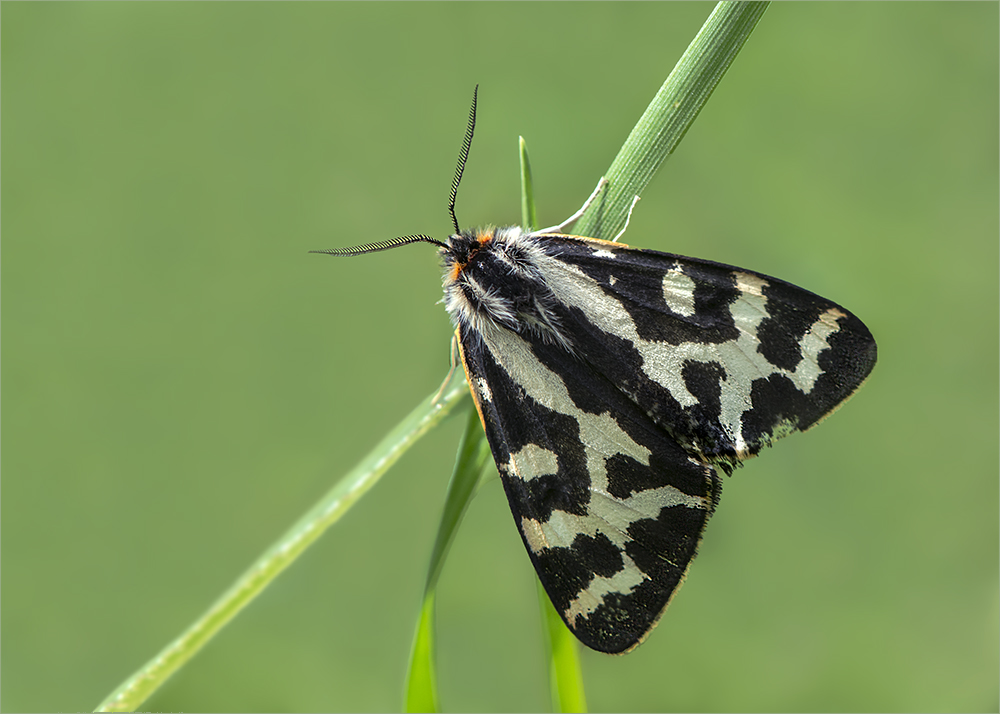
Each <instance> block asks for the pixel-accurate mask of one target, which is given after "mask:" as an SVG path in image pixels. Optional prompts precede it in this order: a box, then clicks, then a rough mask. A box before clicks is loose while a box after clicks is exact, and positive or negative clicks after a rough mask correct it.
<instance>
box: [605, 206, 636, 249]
mask: <svg viewBox="0 0 1000 714" xmlns="http://www.w3.org/2000/svg"><path fill="white" fill-rule="evenodd" d="M637 203H639V197H638V196H636V197H635V198H633V199H632V205H631V206H629V207H628V215H627V216H625V225H624V226H622V229H621V230H620V231H618V235H616V236H615V237H614V238H612V239H611V242H612V243H617V242H618V239H619V238H621V237H622V236H623V235H625V231H626V230H628V222H629V221H631V220H632V209H633V208H635V204H637Z"/></svg>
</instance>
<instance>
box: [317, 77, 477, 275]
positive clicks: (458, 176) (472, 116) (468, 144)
mask: <svg viewBox="0 0 1000 714" xmlns="http://www.w3.org/2000/svg"><path fill="white" fill-rule="evenodd" d="M478 96H479V85H478V84H477V85H476V88H475V90H473V92H472V109H470V110H469V125H468V127H467V128H466V129H465V138H464V139H463V140H462V151H461V153H459V155H458V168H456V169H455V178H454V179H452V181H451V197H450V198H449V199H448V213H450V214H451V222H452V224H453V225H454V226H455V233H459V232H460V229H459V227H458V219H457V218H456V217H455V197H456V196H457V195H458V184H459V183H461V181H462V172H463V171H465V162H466V161H467V160H468V158H469V149H471V148H472V134H473V132H474V131H475V130H476V98H477V97H478ZM408 243H433V244H434V245H436V246H438V247H441V248H447V247H448V244H447V243H442V242H441V241H439V240H435V239H433V238H431V237H430V236H425V235H423V234H418V235H412V236H401V237H399V238H393V239H392V240H383V241H379V242H378V243H366V244H365V245H356V246H353V247H350V248H330V249H328V250H310V251H309V252H310V253H322V254H323V255H333V256H337V257H340V258H349V257H351V256H355V255H364V254H365V253H375V252H377V251H380V250H389V249H391V248H398V247H399V246H401V245H406V244H408Z"/></svg>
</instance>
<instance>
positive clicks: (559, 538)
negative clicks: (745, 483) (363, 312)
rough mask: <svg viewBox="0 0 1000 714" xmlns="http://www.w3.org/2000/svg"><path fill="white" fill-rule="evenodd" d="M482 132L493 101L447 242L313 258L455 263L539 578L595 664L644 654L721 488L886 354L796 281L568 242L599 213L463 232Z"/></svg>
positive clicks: (488, 405)
mask: <svg viewBox="0 0 1000 714" xmlns="http://www.w3.org/2000/svg"><path fill="white" fill-rule="evenodd" d="M477 94H478V88H477ZM475 123H476V94H474V96H473V103H472V109H471V111H470V113H469V123H468V127H467V129H466V133H465V138H464V141H463V144H462V150H461V152H460V155H459V162H458V167H457V169H456V172H455V178H454V180H453V181H452V187H451V197H450V203H449V212H450V214H451V219H452V223H453V224H454V227H455V232H454V234H453V235H451V236H450V237H449V238H448V239H447V241H445V242H441V241H438V240H435V239H434V238H431V237H430V236H426V235H422V234H421V235H409V236H403V237H400V238H396V239H394V240H389V241H383V242H380V243H371V244H367V245H361V246H356V247H352V248H341V249H333V250H325V251H314V252H319V253H326V254H329V255H334V256H355V255H362V254H365V253H370V252H373V251H379V250H387V249H390V248H396V247H398V246H401V245H406V244H408V243H415V242H426V243H432V244H434V245H436V246H438V248H439V253H440V255H441V258H442V261H443V263H444V294H445V299H444V302H445V305H446V308H447V310H448V313H449V315H450V316H451V319H452V321H453V323H454V324H455V328H456V336H457V342H458V346H459V349H460V355H461V361H462V364H463V365H464V368H465V373H466V377H467V379H468V383H469V387H470V389H471V392H472V396H473V399H474V401H475V404H476V409H477V410H478V411H479V416H480V418H481V420H482V424H483V429H484V430H485V432H486V436H487V439H488V440H489V444H490V447H491V449H492V452H493V458H494V460H495V461H496V466H497V470H498V471H499V473H500V478H501V480H502V482H503V487H504V490H505V492H506V494H507V500H508V501H509V503H510V510H511V513H512V514H513V516H514V521H515V522H516V524H517V527H518V528H519V529H520V532H521V537H522V539H523V540H524V545H525V547H526V548H527V551H528V555H529V557H530V558H531V562H532V564H533V565H534V567H535V571H536V572H537V573H538V577H539V579H540V580H541V582H542V585H543V586H544V588H545V591H546V592H547V593H548V595H549V597H550V598H551V600H552V604H553V605H554V606H555V609H556V610H557V611H558V612H559V613H560V615H561V616H562V618H563V620H564V621H565V623H566V625H567V626H568V627H569V629H570V630H571V631H572V632H573V634H574V635H575V636H576V637H577V638H578V639H579V640H580V641H581V642H582V643H583V644H585V645H586V646H587V647H590V648H592V649H595V650H598V651H601V652H609V653H623V652H627V651H629V650H631V649H633V648H634V647H635V646H636V645H638V644H639V643H640V642H641V641H642V640H643V639H644V638H645V637H646V636H647V635H648V634H649V632H650V631H651V630H652V628H653V627H654V626H655V624H656V622H657V620H658V619H659V618H660V616H661V615H662V614H663V612H664V610H665V609H666V607H667V605H668V603H669V602H670V599H671V597H672V596H673V594H674V593H675V592H676V590H677V588H678V586H679V585H680V584H681V582H682V581H683V579H684V576H685V574H686V572H687V570H688V566H689V565H690V564H691V560H692V558H694V556H695V552H696V549H697V546H698V543H699V541H700V539H701V534H702V532H703V531H704V529H705V525H706V523H707V522H708V519H709V516H711V515H712V512H713V511H714V510H715V507H716V505H717V504H718V502H719V493H720V489H721V480H720V478H719V476H718V473H717V471H718V470H721V471H723V472H725V473H726V474H727V475H729V474H731V473H732V471H733V469H734V468H735V467H736V466H739V465H740V463H741V462H742V461H744V460H745V459H748V458H750V457H751V456H755V455H756V454H757V453H758V452H759V451H760V450H761V449H762V448H763V447H764V446H768V445H770V444H771V442H772V441H774V440H775V439H778V438H780V437H782V436H785V435H787V434H790V433H792V432H795V431H804V430H806V429H808V428H809V427H811V426H813V425H814V424H816V423H817V422H819V421H820V420H821V419H823V418H824V417H826V416H827V415H829V414H830V413H832V412H833V411H834V410H836V409H837V408H838V407H839V406H840V405H841V404H842V403H843V402H844V400H846V399H847V398H848V397H850V396H851V394H853V393H854V392H855V390H857V389H858V387H859V386H860V385H861V383H862V382H863V381H864V380H865V378H866V377H867V376H868V374H869V373H870V372H871V371H872V368H873V367H874V366H875V360H876V347H875V340H874V339H873V338H872V335H871V333H870V332H869V331H868V328H866V327H865V325H864V324H863V323H862V322H861V321H860V320H859V319H858V318H857V317H855V316H854V315H853V314H851V313H850V312H849V311H848V310H846V309H845V308H843V307H841V306H840V305H838V304H836V303H834V302H831V301H829V300H827V299H825V298H822V297H819V296H818V295H814V294H813V293H811V292H809V291H807V290H803V289H802V288H799V287H796V286H795V285H792V284H791V283H787V282H785V281H783V280H778V279H777V278H772V277H769V276H766V275H762V274H761V273H756V272H754V271H752V270H744V269H743V268H737V267H733V266H731V265H724V264H722V263H715V262H712V261H709V260H701V259H699V258H687V257H683V256H679V255H673V254H670V253H660V252H657V251H654V250H643V249H640V248H632V247H629V246H627V245H624V244H622V243H618V242H616V241H607V240H597V239H594V238H587V237H583V236H574V235H568V234H565V233H562V232H561V231H562V229H563V228H565V227H566V226H567V225H569V223H570V222H572V221H573V220H575V219H576V218H578V217H579V216H580V215H582V212H583V210H584V209H585V208H586V204H585V206H584V209H581V210H580V211H579V212H578V213H577V214H574V216H572V217H570V219H567V221H565V222H564V223H563V224H560V225H559V226H554V227H552V228H549V229H545V230H542V231H535V232H531V231H527V230H525V229H523V228H520V227H517V226H510V227H504V228H493V227H487V228H477V229H473V230H461V229H460V228H459V225H458V220H457V218H456V217H455V198H456V195H457V192H458V185H459V182H460V181H461V178H462V172H463V171H464V168H465V163H466V160H467V159H468V155H469V149H470V147H471V144H472V136H473V133H474V131H475ZM601 189H602V186H601V185H599V186H598V189H597V190H596V191H595V192H594V195H592V196H591V199H590V200H594V198H595V197H596V196H597V194H598V193H599V192H600V191H601ZM588 203H589V201H588ZM633 205H634V203H633ZM626 225H627V224H626ZM616 240H617V238H616Z"/></svg>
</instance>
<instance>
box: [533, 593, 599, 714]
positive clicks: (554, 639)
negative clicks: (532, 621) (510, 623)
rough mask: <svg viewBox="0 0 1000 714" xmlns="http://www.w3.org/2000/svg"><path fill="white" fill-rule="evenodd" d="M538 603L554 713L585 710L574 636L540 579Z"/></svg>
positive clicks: (581, 676)
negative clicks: (544, 635)
mask: <svg viewBox="0 0 1000 714" xmlns="http://www.w3.org/2000/svg"><path fill="white" fill-rule="evenodd" d="M538 602H539V604H540V605H541V609H542V627H544V628H545V634H546V637H545V641H546V648H547V650H548V654H549V693H550V695H551V697H552V711H554V712H585V711H587V697H586V695H585V694H584V691H583V675H582V674H581V672H580V660H579V657H578V652H577V649H578V646H577V643H576V637H574V636H573V633H572V632H570V631H569V628H568V627H566V623H564V622H563V621H562V618H561V617H559V613H558V612H556V609H555V607H553V606H552V601H551V600H549V596H548V594H547V593H546V592H545V588H543V587H542V583H541V581H539V582H538Z"/></svg>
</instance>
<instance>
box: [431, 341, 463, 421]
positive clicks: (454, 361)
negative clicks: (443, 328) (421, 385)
mask: <svg viewBox="0 0 1000 714" xmlns="http://www.w3.org/2000/svg"><path fill="white" fill-rule="evenodd" d="M457 351H458V333H456V332H453V333H452V334H451V350H449V352H450V354H449V361H450V362H451V366H450V367H449V368H448V374H446V375H445V376H444V381H443V382H441V386H440V387H438V390H437V391H436V392H434V397H433V398H432V399H431V404H437V403H438V400H439V399H440V398H441V397H442V396H443V395H444V390H445V387H447V386H448V384H449V383H450V382H451V378H452V376H453V375H454V374H455V367H456V366H458V360H457V359H456V357H455V353H456V352H457Z"/></svg>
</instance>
